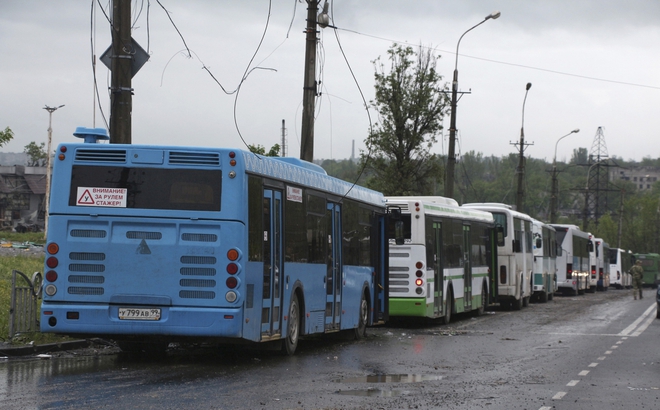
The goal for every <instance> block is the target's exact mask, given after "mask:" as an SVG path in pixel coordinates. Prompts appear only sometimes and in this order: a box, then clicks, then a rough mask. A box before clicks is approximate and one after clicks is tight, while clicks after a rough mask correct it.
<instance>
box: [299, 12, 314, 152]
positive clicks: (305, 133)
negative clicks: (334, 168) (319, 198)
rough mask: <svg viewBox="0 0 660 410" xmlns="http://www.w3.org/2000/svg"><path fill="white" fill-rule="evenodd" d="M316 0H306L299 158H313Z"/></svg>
mask: <svg viewBox="0 0 660 410" xmlns="http://www.w3.org/2000/svg"><path fill="white" fill-rule="evenodd" d="M317 12H318V3H317V0H307V29H306V30H305V33H306V34H307V36H306V40H307V42H306V47H305V78H304V84H303V112H302V129H301V136H300V159H302V160H305V161H309V162H312V161H313V160H314V99H315V98H316V41H317V38H316V33H317V30H316V13H317Z"/></svg>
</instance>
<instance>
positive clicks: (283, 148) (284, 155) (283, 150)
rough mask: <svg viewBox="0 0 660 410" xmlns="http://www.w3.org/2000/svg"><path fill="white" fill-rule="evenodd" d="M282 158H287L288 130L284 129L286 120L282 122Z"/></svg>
mask: <svg viewBox="0 0 660 410" xmlns="http://www.w3.org/2000/svg"><path fill="white" fill-rule="evenodd" d="M280 154H281V155H282V157H286V128H285V127H284V120H282V149H281V150H280Z"/></svg>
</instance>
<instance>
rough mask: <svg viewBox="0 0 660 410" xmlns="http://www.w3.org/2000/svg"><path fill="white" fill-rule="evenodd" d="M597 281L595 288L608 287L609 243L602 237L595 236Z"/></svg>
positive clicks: (604, 289) (605, 288)
mask: <svg viewBox="0 0 660 410" xmlns="http://www.w3.org/2000/svg"><path fill="white" fill-rule="evenodd" d="M595 248H596V258H597V265H596V269H598V273H597V274H598V282H597V283H596V290H602V291H606V290H607V289H609V287H610V245H609V244H608V243H607V242H605V241H604V240H603V238H596V246H595Z"/></svg>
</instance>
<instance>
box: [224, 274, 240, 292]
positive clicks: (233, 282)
mask: <svg viewBox="0 0 660 410" xmlns="http://www.w3.org/2000/svg"><path fill="white" fill-rule="evenodd" d="M226 283H227V287H228V288H229V289H234V288H235V287H236V286H237V285H238V280H237V279H236V278H235V277H234V276H230V277H228V278H227V282H226Z"/></svg>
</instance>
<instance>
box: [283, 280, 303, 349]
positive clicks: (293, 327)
mask: <svg viewBox="0 0 660 410" xmlns="http://www.w3.org/2000/svg"><path fill="white" fill-rule="evenodd" d="M299 337H300V308H299V306H298V295H296V294H295V293H294V294H293V295H292V296H291V303H290V304H289V319H288V320H287V324H286V337H285V338H284V341H283V342H282V353H284V354H285V355H287V356H292V355H293V354H294V353H295V352H296V348H297V347H298V338H299Z"/></svg>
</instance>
